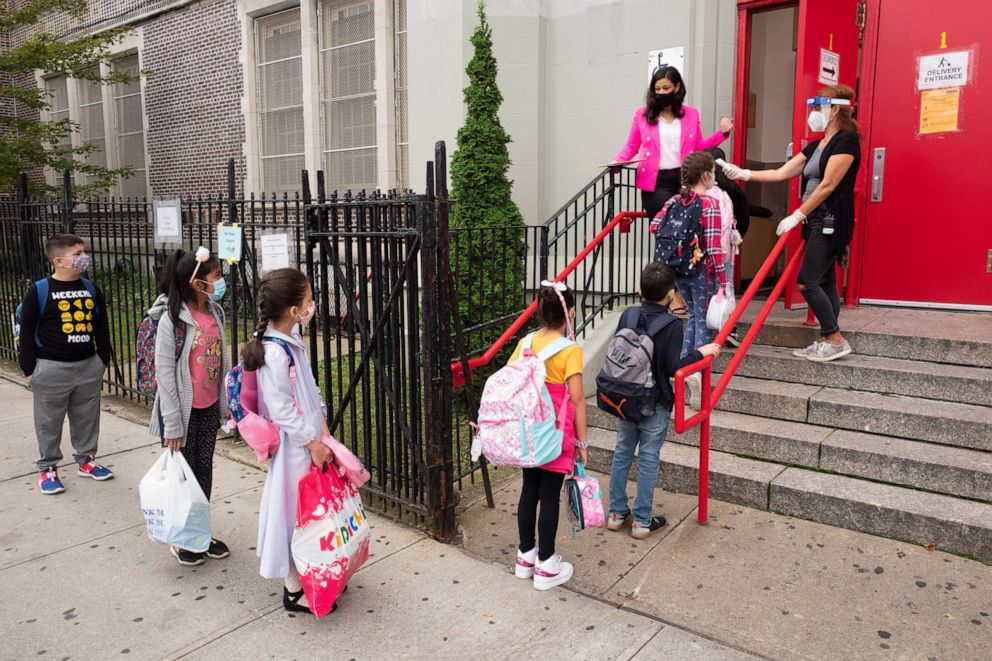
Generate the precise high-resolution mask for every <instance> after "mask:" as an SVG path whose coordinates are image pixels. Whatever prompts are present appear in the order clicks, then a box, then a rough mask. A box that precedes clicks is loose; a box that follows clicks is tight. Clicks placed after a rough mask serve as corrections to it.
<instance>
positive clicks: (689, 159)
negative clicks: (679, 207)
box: [681, 151, 716, 200]
mask: <svg viewBox="0 0 992 661" xmlns="http://www.w3.org/2000/svg"><path fill="white" fill-rule="evenodd" d="M715 165H716V161H714V160H713V157H712V156H710V155H709V154H707V153H706V152H704V151H694V152H691V153H689V154H687V155H686V157H685V160H684V161H682V172H681V175H682V193H681V194H682V199H683V200H688V199H689V198H690V197H692V187H693V186H695V185H696V184H698V183H699V182H700V181H701V180H702V178H703V177H704V176H705V175H706V173H707V172H710V171H711V170H712V169H713V167H714V166H715Z"/></svg>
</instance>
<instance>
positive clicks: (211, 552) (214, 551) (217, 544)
mask: <svg viewBox="0 0 992 661" xmlns="http://www.w3.org/2000/svg"><path fill="white" fill-rule="evenodd" d="M204 555H206V556H207V557H208V558H210V559H211V560H220V559H222V558H226V557H227V556H229V555H231V549H229V548H227V544H225V543H224V542H222V541H220V540H219V539H211V540H210V546H209V547H208V548H207V550H206V552H205V553H204Z"/></svg>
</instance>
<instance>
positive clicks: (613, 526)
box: [606, 512, 630, 532]
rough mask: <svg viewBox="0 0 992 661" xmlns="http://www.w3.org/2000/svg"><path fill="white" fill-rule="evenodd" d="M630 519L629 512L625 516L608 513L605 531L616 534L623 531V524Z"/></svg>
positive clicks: (617, 513)
mask: <svg viewBox="0 0 992 661" xmlns="http://www.w3.org/2000/svg"><path fill="white" fill-rule="evenodd" d="M629 518H630V512H627V513H626V514H620V513H619V512H610V518H609V519H608V520H607V521H606V528H607V530H612V531H613V532H617V531H618V530H621V529H623V524H625V523H627V519H629Z"/></svg>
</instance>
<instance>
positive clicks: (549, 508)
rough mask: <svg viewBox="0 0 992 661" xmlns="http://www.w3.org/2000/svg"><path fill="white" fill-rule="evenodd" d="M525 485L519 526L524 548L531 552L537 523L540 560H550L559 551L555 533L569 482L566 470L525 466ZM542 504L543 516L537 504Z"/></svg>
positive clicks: (519, 506)
mask: <svg viewBox="0 0 992 661" xmlns="http://www.w3.org/2000/svg"><path fill="white" fill-rule="evenodd" d="M523 474H524V487H523V489H522V490H521V491H520V504H519V505H518V506H517V527H518V528H519V529H520V550H521V551H522V552H524V553H527V552H528V551H530V550H531V549H533V548H534V526H535V525H536V526H537V536H538V539H539V540H540V541H541V546H540V547H539V548H538V550H537V557H538V559H539V560H547V559H548V558H550V557H551V556H553V555H554V554H555V536H556V535H557V534H558V508H559V495H560V494H561V485H562V484H563V483H564V482H565V474H564V473H552V472H551V471H546V470H544V469H543V468H524V469H523ZM538 503H540V504H541V517H540V519H538V516H537V504H538Z"/></svg>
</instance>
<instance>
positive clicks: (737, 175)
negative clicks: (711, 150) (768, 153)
mask: <svg viewBox="0 0 992 661" xmlns="http://www.w3.org/2000/svg"><path fill="white" fill-rule="evenodd" d="M720 165H721V166H723V173H724V174H725V175H727V176H728V177H730V178H731V179H741V180H743V181H751V171H750V170H745V169H744V168H739V167H737V166H736V165H734V164H733V163H721V164H720Z"/></svg>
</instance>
